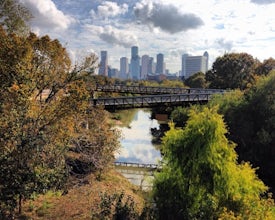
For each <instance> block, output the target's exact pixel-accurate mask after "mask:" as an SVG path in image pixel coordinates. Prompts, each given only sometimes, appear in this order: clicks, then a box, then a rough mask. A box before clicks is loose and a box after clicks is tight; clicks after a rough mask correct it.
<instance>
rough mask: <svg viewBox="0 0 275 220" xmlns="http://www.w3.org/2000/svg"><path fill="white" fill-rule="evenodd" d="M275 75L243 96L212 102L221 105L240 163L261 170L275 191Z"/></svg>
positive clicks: (236, 95)
mask: <svg viewBox="0 0 275 220" xmlns="http://www.w3.org/2000/svg"><path fill="white" fill-rule="evenodd" d="M274 91H275V72H274V71H271V72H270V73H269V74H268V75H267V76H265V77H262V78H260V79H259V80H258V82H257V83H256V84H255V85H254V86H253V87H252V88H251V89H249V90H247V91H246V92H245V93H244V94H243V93H240V91H234V92H232V93H228V94H225V95H224V96H221V97H216V98H214V99H213V100H211V102H210V105H217V104H218V105H219V112H220V113H221V114H223V115H224V118H225V121H226V124H227V125H228V126H229V134H228V136H229V138H230V139H231V140H233V141H234V142H235V143H237V144H238V147H237V148H236V150H237V152H238V154H239V160H240V161H241V160H246V161H250V162H251V163H252V165H253V166H255V167H259V169H258V170H257V173H258V174H259V176H260V178H261V179H262V180H263V181H264V182H265V183H266V184H267V185H268V186H269V187H270V188H271V191H272V192H273V193H274V192H275V175H274V172H273V170H274V169H275V167H274V163H273V161H274V157H275V154H274V153H275V151H274V146H275V133H274V130H275V93H274Z"/></svg>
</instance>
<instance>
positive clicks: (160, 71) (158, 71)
mask: <svg viewBox="0 0 275 220" xmlns="http://www.w3.org/2000/svg"><path fill="white" fill-rule="evenodd" d="M164 72H165V71H164V56H163V54H162V53H159V54H157V67H156V74H164Z"/></svg>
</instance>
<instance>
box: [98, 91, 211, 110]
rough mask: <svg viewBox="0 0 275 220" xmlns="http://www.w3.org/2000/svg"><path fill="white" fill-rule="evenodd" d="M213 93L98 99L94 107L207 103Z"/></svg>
mask: <svg viewBox="0 0 275 220" xmlns="http://www.w3.org/2000/svg"><path fill="white" fill-rule="evenodd" d="M211 95H212V94H211V93H194V94H192V93H190V94H162V95H144V96H131V97H116V98H98V99H93V105H94V106H100V105H102V106H105V107H106V106H125V105H130V106H133V105H139V106H140V105H141V106H150V105H152V104H160V103H173V104H180V103H184V102H201V101H203V102H205V101H209V100H210V97H211Z"/></svg>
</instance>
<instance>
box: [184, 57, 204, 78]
mask: <svg viewBox="0 0 275 220" xmlns="http://www.w3.org/2000/svg"><path fill="white" fill-rule="evenodd" d="M208 58H209V55H208V53H207V52H205V53H204V54H203V56H189V55H188V54H184V55H182V76H181V77H184V78H185V79H187V78H188V77H190V76H192V75H193V74H195V73H197V72H203V73H206V71H207V70H208Z"/></svg>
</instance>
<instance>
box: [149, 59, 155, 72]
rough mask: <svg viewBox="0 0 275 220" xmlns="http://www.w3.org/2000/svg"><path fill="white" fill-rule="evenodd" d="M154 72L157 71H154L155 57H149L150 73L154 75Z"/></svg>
mask: <svg viewBox="0 0 275 220" xmlns="http://www.w3.org/2000/svg"><path fill="white" fill-rule="evenodd" d="M153 73H155V71H154V58H153V57H149V62H148V74H149V75H152V74H153Z"/></svg>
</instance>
